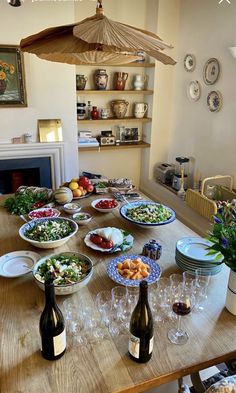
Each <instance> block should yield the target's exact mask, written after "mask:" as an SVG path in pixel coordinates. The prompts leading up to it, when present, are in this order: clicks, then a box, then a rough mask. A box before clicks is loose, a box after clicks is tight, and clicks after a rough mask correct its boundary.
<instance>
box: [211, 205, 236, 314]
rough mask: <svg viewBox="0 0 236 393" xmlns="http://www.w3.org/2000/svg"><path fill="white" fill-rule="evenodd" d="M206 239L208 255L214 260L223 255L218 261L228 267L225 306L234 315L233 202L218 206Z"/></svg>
mask: <svg viewBox="0 0 236 393" xmlns="http://www.w3.org/2000/svg"><path fill="white" fill-rule="evenodd" d="M208 239H209V240H210V241H211V242H212V245H211V246H210V247H208V250H209V251H208V255H214V254H216V256H215V261H217V260H218V261H219V260H220V259H221V258H222V255H223V256H224V260H223V261H222V262H219V263H223V262H224V263H225V264H226V265H227V266H228V267H229V268H230V275H229V283H228V289H227V296H226V304H225V306H226V308H227V309H228V310H229V311H230V312H231V313H232V314H234V315H236V206H235V204H234V203H229V202H225V203H223V204H222V205H221V206H220V207H219V209H218V212H217V214H216V215H215V216H214V223H213V227H212V230H211V232H210V233H209V236H208ZM221 254H222V255H221Z"/></svg>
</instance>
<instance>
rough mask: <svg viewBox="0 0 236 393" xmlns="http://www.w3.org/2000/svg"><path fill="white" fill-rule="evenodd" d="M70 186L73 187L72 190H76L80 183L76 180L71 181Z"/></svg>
mask: <svg viewBox="0 0 236 393" xmlns="http://www.w3.org/2000/svg"><path fill="white" fill-rule="evenodd" d="M68 187H69V188H70V189H71V191H73V190H76V189H77V188H78V187H79V185H78V183H77V182H76V181H71V182H70V184H69V186H68Z"/></svg>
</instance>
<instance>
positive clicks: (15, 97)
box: [0, 45, 27, 108]
mask: <svg viewBox="0 0 236 393" xmlns="http://www.w3.org/2000/svg"><path fill="white" fill-rule="evenodd" d="M26 106H27V99H26V88H25V73H24V59H23V54H22V52H21V51H20V48H19V47H18V46H16V45H0V107H4V108H6V107H26Z"/></svg>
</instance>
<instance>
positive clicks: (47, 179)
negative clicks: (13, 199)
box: [0, 157, 52, 194]
mask: <svg viewBox="0 0 236 393" xmlns="http://www.w3.org/2000/svg"><path fill="white" fill-rule="evenodd" d="M22 185H24V186H37V187H48V188H52V176H51V162H50V157H38V158H19V159H9V160H7V159H6V160H0V193H1V194H10V193H14V192H15V191H16V190H17V188H18V187H20V186H22Z"/></svg>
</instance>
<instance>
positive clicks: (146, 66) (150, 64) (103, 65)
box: [81, 61, 155, 68]
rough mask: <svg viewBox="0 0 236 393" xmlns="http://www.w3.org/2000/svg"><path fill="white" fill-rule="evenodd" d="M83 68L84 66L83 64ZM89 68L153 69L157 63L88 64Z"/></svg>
mask: <svg viewBox="0 0 236 393" xmlns="http://www.w3.org/2000/svg"><path fill="white" fill-rule="evenodd" d="M81 66H83V65H82V64H81ZM86 66H89V67H103V68H104V67H144V68H153V67H155V63H145V61H144V62H141V61H140V62H133V63H126V64H106V63H103V64H86Z"/></svg>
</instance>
